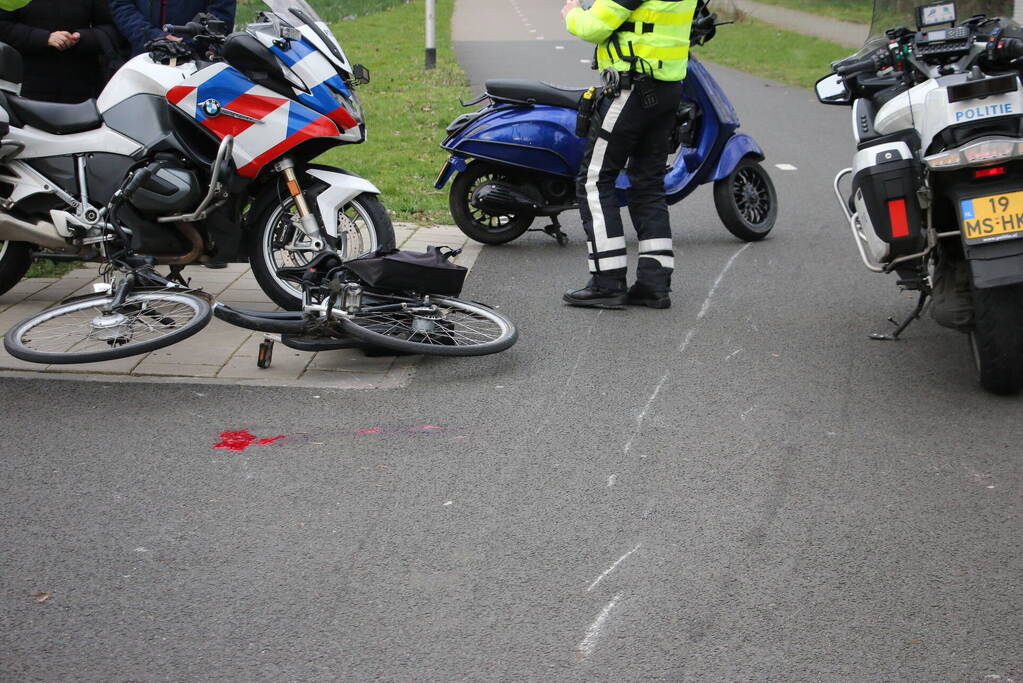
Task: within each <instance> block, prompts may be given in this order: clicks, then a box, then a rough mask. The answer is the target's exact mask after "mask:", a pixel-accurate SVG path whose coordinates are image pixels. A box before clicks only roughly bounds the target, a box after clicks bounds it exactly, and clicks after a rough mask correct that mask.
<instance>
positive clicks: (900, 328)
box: [870, 292, 929, 341]
mask: <svg viewBox="0 0 1023 683" xmlns="http://www.w3.org/2000/svg"><path fill="white" fill-rule="evenodd" d="M928 296H929V294H928V292H920V298H919V299H917V302H916V308H914V309H913V312H912V313H910V314H909V315H908V316H907V317H906V319H905V320H903V321H902V322H901V323H900V322H899V321H897V320H896V319H895V318H893V317H889V318H888V322H890V323H891V324H892V325H895V331H894V332H892V333H891V334H882V333H880V332H874V333H873V334H871V335H870V338H871V339H873V340H875V341H898V340H899V335H900V334H902V333H903V332H904V331H905V329H906V328H907V327H909V326H910V325H911V324H913V321H914V320H919V319H920V314H921V313H923V311H924V306H925V305H926V304H927V297H928Z"/></svg>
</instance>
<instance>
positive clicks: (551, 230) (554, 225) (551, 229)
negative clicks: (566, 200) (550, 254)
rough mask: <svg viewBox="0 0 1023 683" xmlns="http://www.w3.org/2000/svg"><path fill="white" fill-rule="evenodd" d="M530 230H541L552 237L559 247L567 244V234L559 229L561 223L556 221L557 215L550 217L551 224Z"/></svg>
mask: <svg viewBox="0 0 1023 683" xmlns="http://www.w3.org/2000/svg"><path fill="white" fill-rule="evenodd" d="M530 232H543V233H545V234H547V235H550V236H551V237H553V238H554V239H555V240H556V241H557V243H558V246H559V247H563V246H565V245H567V244H568V235H566V234H565V231H564V230H562V229H561V223H559V222H558V218H557V216H555V217H553V218H551V224H550V225H548V226H547V227H545V228H531V229H530Z"/></svg>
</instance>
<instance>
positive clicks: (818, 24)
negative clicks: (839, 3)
mask: <svg viewBox="0 0 1023 683" xmlns="http://www.w3.org/2000/svg"><path fill="white" fill-rule="evenodd" d="M730 2H731V3H732V4H733V5H735V7H737V8H738V9H740V10H742V11H743V12H745V13H746V14H748V15H750V16H751V17H753V18H754V19H759V20H760V21H765V22H767V23H768V24H774V25H775V26H778V27H780V28H785V29H788V30H790V31H795V32H796V33H802V34H804V35H808V36H816V37H818V38H823V39H825V40H830V41H831V42H833V43H838V44H839V45H845V46H846V47H851V48H860V47H862V46H863V43H864V41H866V39H867V34H868V33H869V32H870V26H868V25H866V24H855V23H853V22H851V21H841V20H839V19H832V18H830V17H823V16H821V15H819V14H811V13H809V12H800V11H798V10H793V9H787V8H785V7H778V6H777V5H764V4H761V3H759V2H754V1H753V0H730Z"/></svg>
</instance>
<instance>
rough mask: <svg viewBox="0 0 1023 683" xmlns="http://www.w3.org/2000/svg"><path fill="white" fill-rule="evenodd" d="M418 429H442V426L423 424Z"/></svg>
mask: <svg viewBox="0 0 1023 683" xmlns="http://www.w3.org/2000/svg"><path fill="white" fill-rule="evenodd" d="M420 429H444V428H443V427H439V426H437V425H423V426H422V427H420Z"/></svg>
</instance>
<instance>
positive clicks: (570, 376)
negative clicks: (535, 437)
mask: <svg viewBox="0 0 1023 683" xmlns="http://www.w3.org/2000/svg"><path fill="white" fill-rule="evenodd" d="M603 312H604V309H600V310H598V311H597V315H595V316H593V322H591V323H590V326H589V327H588V328H586V335H585V336H584V337H583V338H582V342H581V343H580V344H579V353H578V355H576V357H575V364H574V365H573V366H572V369H571V370H569V372H568V377H566V378H565V383H564V384H562V385H561V391H559V392H558V395H557V396H555V397H554V399H553V400H552V401H551V403H548V404H547V409H545V410H544V419H543V420H542V421H541V422H540V424H539V425H537V428H536V431H535V432H534V434H539V433H540V432H541V431H543V428H544V427H546V426H547V423H548V421H550V415H551V411H550V407H551V406H552V405H557V404H559V403H561V399H563V398H564V397H565V394H566V393H568V388H569V387H570V386H571V385H572V380H573V379H574V378H575V373H576V372H578V370H579V364H580V363H582V360H583V356H584V355H586V350H587V343H588V342H589V341H590V337H592V336H593V329H594V328H595V327H596V326H597V323H598V322H599V321H600V315H601V314H602V313H603ZM572 341H573V342H574V341H575V339H573V340H572Z"/></svg>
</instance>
